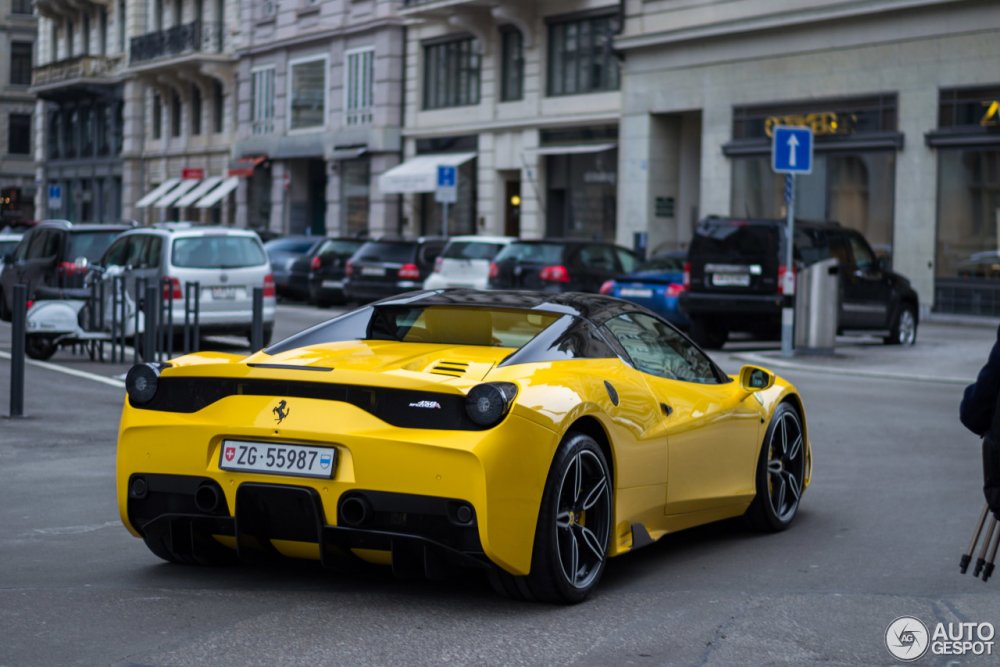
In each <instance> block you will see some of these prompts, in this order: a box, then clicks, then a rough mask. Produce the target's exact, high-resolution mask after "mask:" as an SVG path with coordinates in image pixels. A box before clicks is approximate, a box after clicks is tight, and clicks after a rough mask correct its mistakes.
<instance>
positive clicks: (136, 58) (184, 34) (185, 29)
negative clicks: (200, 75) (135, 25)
mask: <svg viewBox="0 0 1000 667" xmlns="http://www.w3.org/2000/svg"><path fill="white" fill-rule="evenodd" d="M221 52H222V24H221V23H216V22H210V21H192V22H191V23H185V24H183V25H177V26H174V27H173V28H167V29H166V30H158V31H157V32H148V33H146V34H145V35H140V36H139V37H133V38H132V42H131V44H130V46H129V62H130V63H132V64H133V65H134V64H137V63H145V62H149V61H151V60H157V59H159V58H172V57H175V56H180V55H185V54H188V53H221Z"/></svg>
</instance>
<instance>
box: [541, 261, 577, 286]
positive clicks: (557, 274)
mask: <svg viewBox="0 0 1000 667" xmlns="http://www.w3.org/2000/svg"><path fill="white" fill-rule="evenodd" d="M538 277H539V278H541V279H542V280H544V281H545V282H548V283H568V282H569V271H567V270H566V267H565V266H563V265H561V264H557V265H555V266H546V267H545V268H543V269H542V270H541V272H540V273H539V274H538Z"/></svg>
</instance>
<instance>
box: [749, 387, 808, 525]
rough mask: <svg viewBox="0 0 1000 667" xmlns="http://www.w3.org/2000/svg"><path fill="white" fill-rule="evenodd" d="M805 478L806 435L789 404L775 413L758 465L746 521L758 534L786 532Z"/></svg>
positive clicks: (797, 503)
mask: <svg viewBox="0 0 1000 667" xmlns="http://www.w3.org/2000/svg"><path fill="white" fill-rule="evenodd" d="M805 474H806V452H805V434H804V433H803V430H802V420H801V419H800V418H799V413H798V412H797V411H796V410H795V408H794V407H792V406H791V405H790V404H789V403H782V404H781V405H779V406H778V408H777V410H775V411H774V416H772V417H771V423H770V424H769V425H768V427H767V433H766V434H765V435H764V443H763V445H762V446H761V452H760V457H759V459H758V463H757V495H756V496H755V497H754V500H753V502H752V503H751V504H750V507H749V509H748V510H747V514H746V516H747V519H748V520H749V521H750V524H751V525H752V526H753V527H754V528H757V529H758V530H763V531H766V532H778V531H781V530H784V529H785V528H788V526H789V525H791V523H792V520H793V519H794V518H795V515H796V514H797V513H798V509H799V501H800V500H801V498H802V491H803V485H804V484H805Z"/></svg>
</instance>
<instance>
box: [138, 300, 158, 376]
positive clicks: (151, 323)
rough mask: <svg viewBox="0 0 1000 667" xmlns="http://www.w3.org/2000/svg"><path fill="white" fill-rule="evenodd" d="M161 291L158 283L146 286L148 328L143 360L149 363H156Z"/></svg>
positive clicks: (143, 346)
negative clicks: (159, 293) (159, 292)
mask: <svg viewBox="0 0 1000 667" xmlns="http://www.w3.org/2000/svg"><path fill="white" fill-rule="evenodd" d="M159 289H160V286H159V285H158V284H156V283H153V284H151V285H146V303H145V304H144V305H145V306H146V309H145V310H146V312H145V315H146V322H145V326H146V328H145V331H143V342H142V360H143V361H145V362H147V363H149V362H151V361H156V343H157V340H156V338H157V333H158V330H157V329H158V327H157V321H156V319H157V318H156V316H157V315H159V311H160V299H159V298H158V297H159V295H158V294H157V293H156V292H157V291H158V290H159Z"/></svg>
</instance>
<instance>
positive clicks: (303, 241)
mask: <svg viewBox="0 0 1000 667" xmlns="http://www.w3.org/2000/svg"><path fill="white" fill-rule="evenodd" d="M324 240H326V239H324V238H323V237H322V236H284V237H282V238H277V239H274V240H272V241H268V242H267V243H265V244H264V251H265V252H266V253H267V258H268V259H269V260H271V273H272V274H273V275H274V287H275V289H276V290H277V291H278V296H289V297H294V298H299V299H304V298H306V297H307V296H308V294H309V271H308V266H309V265H308V264H306V270H305V271H302V272H300V275H299V279H298V280H296V281H295V282H293V281H292V271H291V270H292V265H293V264H294V263H295V261H296V260H298V259H300V258H302V257H305V256H307V255H309V254H310V253H312V252H315V251H316V249H318V248H319V246H320V245H322V243H323V241H324Z"/></svg>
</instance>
